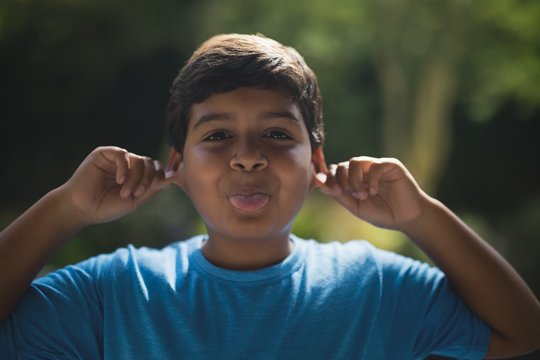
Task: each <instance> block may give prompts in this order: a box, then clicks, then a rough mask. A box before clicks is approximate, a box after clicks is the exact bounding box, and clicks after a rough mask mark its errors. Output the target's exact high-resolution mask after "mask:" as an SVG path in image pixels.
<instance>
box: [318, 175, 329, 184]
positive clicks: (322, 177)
mask: <svg viewBox="0 0 540 360" xmlns="http://www.w3.org/2000/svg"><path fill="white" fill-rule="evenodd" d="M315 177H316V178H317V180H319V181H320V182H322V183H323V184H324V183H325V182H326V179H328V176H327V175H326V174H324V173H317V174H316V175H315Z"/></svg>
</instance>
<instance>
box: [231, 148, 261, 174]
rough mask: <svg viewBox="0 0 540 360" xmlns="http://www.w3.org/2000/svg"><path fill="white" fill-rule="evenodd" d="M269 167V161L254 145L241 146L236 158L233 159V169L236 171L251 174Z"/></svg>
mask: <svg viewBox="0 0 540 360" xmlns="http://www.w3.org/2000/svg"><path fill="white" fill-rule="evenodd" d="M267 166H268V160H267V159H266V157H265V156H264V155H263V154H262V153H261V152H260V150H259V149H258V148H257V146H254V144H247V143H244V144H241V146H239V147H238V149H237V152H236V154H235V156H233V158H232V159H231V168H233V169H234V170H236V171H243V172H251V171H255V170H259V171H260V170H263V169H264V168H266V167H267Z"/></svg>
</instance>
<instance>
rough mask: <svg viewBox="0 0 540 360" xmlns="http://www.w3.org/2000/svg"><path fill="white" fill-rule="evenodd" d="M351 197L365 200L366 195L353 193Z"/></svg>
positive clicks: (359, 192)
mask: <svg viewBox="0 0 540 360" xmlns="http://www.w3.org/2000/svg"><path fill="white" fill-rule="evenodd" d="M351 196H352V197H354V198H357V199H359V200H366V199H367V194H366V193H365V192H363V191H355V192H353V193H352V194H351Z"/></svg>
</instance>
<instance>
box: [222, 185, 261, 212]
mask: <svg viewBox="0 0 540 360" xmlns="http://www.w3.org/2000/svg"><path fill="white" fill-rule="evenodd" d="M227 200H228V201H229V204H231V206H232V207H233V208H235V209H237V210H241V211H245V212H254V211H257V210H260V209H262V208H264V207H265V206H266V205H267V204H268V203H269V202H270V194H268V193H267V192H265V191H261V190H259V189H243V190H241V191H237V192H234V193H232V194H230V195H228V196H227Z"/></svg>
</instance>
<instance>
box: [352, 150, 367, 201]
mask: <svg viewBox="0 0 540 360" xmlns="http://www.w3.org/2000/svg"><path fill="white" fill-rule="evenodd" d="M368 166H369V164H366V162H365V161H362V160H358V159H354V158H353V159H351V160H349V187H350V188H351V195H352V196H354V197H355V198H357V199H360V200H364V199H366V198H367V196H368V192H367V185H366V184H365V183H364V172H365V171H366V170H365V169H368Z"/></svg>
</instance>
